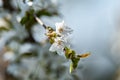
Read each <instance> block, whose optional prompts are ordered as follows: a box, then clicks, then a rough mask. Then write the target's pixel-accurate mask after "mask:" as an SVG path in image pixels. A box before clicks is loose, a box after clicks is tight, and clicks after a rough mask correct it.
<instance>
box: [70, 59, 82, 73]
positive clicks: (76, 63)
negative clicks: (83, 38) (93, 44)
mask: <svg viewBox="0 0 120 80" xmlns="http://www.w3.org/2000/svg"><path fill="white" fill-rule="evenodd" d="M71 61H72V62H71V64H70V70H69V71H70V73H71V72H73V71H74V70H75V69H76V68H77V66H78V63H79V61H80V58H78V57H73V58H72V59H71Z"/></svg>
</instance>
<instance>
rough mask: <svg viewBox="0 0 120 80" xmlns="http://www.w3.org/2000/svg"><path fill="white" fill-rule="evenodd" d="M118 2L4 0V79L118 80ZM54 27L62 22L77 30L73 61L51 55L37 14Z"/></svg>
mask: <svg viewBox="0 0 120 80" xmlns="http://www.w3.org/2000/svg"><path fill="white" fill-rule="evenodd" d="M119 4H120V1H119V0H0V80H120V36H119V34H120V8H119V7H120V5H119ZM34 14H35V15H37V16H38V17H39V18H41V19H42V20H43V22H44V23H45V24H46V25H49V26H51V27H53V28H55V25H54V24H55V23H56V22H60V21H62V20H64V21H65V23H66V24H67V25H68V26H69V27H71V28H72V29H73V30H74V31H73V34H72V35H71V36H70V43H71V47H72V49H74V50H75V51H76V52H77V53H78V54H82V53H85V52H91V55H90V56H89V57H88V58H85V59H81V61H80V62H79V66H78V68H77V69H76V71H75V72H73V73H72V74H70V73H69V61H68V60H66V59H65V58H64V57H62V56H59V55H57V54H56V53H51V52H49V47H50V44H49V42H48V40H47V38H46V36H45V35H44V34H45V30H44V28H43V27H42V26H40V25H39V24H38V23H37V22H36V20H35V19H34V16H33V15H34Z"/></svg>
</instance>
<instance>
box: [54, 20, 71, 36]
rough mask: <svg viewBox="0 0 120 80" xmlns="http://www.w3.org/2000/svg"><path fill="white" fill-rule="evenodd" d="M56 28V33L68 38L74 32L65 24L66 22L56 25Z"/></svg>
mask: <svg viewBox="0 0 120 80" xmlns="http://www.w3.org/2000/svg"><path fill="white" fill-rule="evenodd" d="M55 26H56V33H57V34H59V35H61V36H67V35H69V34H71V33H72V32H73V30H72V29H71V28H69V27H68V26H66V25H65V24H64V21H62V22H60V23H56V24H55Z"/></svg>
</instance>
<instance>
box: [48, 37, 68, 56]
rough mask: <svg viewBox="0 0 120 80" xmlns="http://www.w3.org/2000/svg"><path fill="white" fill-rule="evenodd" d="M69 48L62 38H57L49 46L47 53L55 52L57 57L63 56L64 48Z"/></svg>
mask: <svg viewBox="0 0 120 80" xmlns="http://www.w3.org/2000/svg"><path fill="white" fill-rule="evenodd" d="M65 47H69V44H68V43H67V41H66V40H65V39H64V38H62V37H57V38H56V39H55V42H54V43H53V44H52V45H51V47H50V49H49V51H51V52H55V51H56V52H57V53H58V54H59V55H64V48H65Z"/></svg>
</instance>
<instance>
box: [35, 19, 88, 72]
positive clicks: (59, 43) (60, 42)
mask: <svg viewBox="0 0 120 80" xmlns="http://www.w3.org/2000/svg"><path fill="white" fill-rule="evenodd" d="M35 18H36V20H37V21H38V23H40V25H42V26H43V27H44V28H45V29H46V36H47V37H48V39H49V42H50V43H51V44H52V45H51V47H50V49H49V51H51V52H57V53H58V54H59V55H62V56H65V57H66V59H69V60H71V64H70V73H71V72H72V71H74V70H75V69H76V68H77V66H78V62H79V60H80V58H85V57H87V56H89V55H90V53H85V54H76V52H75V51H74V50H72V49H71V48H70V44H69V41H68V37H69V35H70V34H71V33H72V32H73V30H72V29H71V28H70V27H68V26H67V25H66V24H65V23H64V21H62V22H59V23H55V26H56V30H54V29H53V28H52V27H48V26H46V25H45V24H44V23H43V22H42V21H41V20H40V19H39V18H38V17H35Z"/></svg>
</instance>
